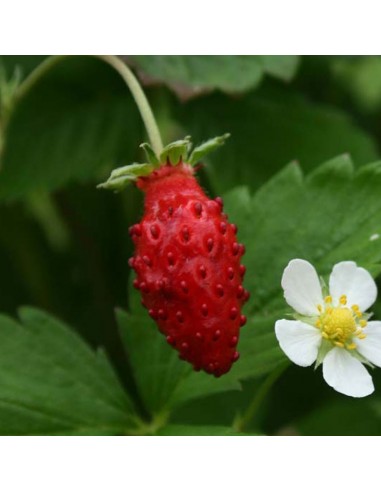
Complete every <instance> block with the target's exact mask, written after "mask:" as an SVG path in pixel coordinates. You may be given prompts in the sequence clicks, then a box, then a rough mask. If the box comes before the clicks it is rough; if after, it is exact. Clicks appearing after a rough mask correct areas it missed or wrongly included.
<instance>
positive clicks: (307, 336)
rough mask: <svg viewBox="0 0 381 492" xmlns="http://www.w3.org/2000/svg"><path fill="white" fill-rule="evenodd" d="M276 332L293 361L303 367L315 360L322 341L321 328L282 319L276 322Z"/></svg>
mask: <svg viewBox="0 0 381 492" xmlns="http://www.w3.org/2000/svg"><path fill="white" fill-rule="evenodd" d="M275 334H276V337H277V339H278V342H279V345H280V347H281V349H282V350H283V352H284V353H285V354H286V355H287V357H288V358H289V359H291V360H292V362H294V363H295V364H297V365H298V366H303V367H307V366H310V365H311V364H312V363H313V362H315V360H316V357H317V354H318V350H319V346H320V343H321V333H320V330H318V329H317V328H315V327H313V326H311V325H307V324H306V323H303V322H302V321H291V320H287V319H280V320H279V321H277V322H276V323H275Z"/></svg>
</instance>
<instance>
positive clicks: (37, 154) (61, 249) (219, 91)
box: [0, 56, 381, 435]
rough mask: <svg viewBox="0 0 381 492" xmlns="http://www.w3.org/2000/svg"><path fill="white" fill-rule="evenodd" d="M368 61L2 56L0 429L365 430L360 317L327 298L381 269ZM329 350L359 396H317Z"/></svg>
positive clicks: (323, 388)
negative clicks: (311, 363)
mask: <svg viewBox="0 0 381 492" xmlns="http://www.w3.org/2000/svg"><path fill="white" fill-rule="evenodd" d="M377 63H378V62H377V59H376V58H368V57H362V58H357V59H352V58H341V57H314V58H309V57H296V56H211V57H207V56H119V57H114V56H98V57H93V56H91V57H90V56H89V57H85V56H83V57H82V56H81V57H66V56H57V57H45V56H36V57H34V56H32V57H23V56H1V57H0V271H1V275H0V312H1V314H0V434H2V435H30V434H32V435H36V434H37V435H48V434H49V435H63V434H66V435H244V434H250V435H252V434H254V435H258V434H284V433H293V434H295V433H296V434H323V435H325V434H352V433H357V434H379V433H380V430H381V419H380V408H381V399H380V397H379V394H380V393H379V392H380V388H381V386H380V385H381V375H380V373H381V371H379V370H377V369H375V367H374V366H376V365H377V361H378V355H377V354H378V345H377V343H378V342H377V340H378V338H377V334H376V335H374V334H372V333H370V334H369V337H368V340H373V343H374V347H375V348H374V350H373V347H371V348H370V349H369V346H368V347H367V349H366V351H364V350H363V353H366V354H369V360H366V359H364V358H361V357H360V355H361V354H360V355H359V354H358V353H357V346H356V344H355V343H354V341H353V340H354V338H356V337H357V338H356V340H355V341H356V343H357V344H358V345H359V347H360V348H361V344H362V343H363V339H364V338H366V333H367V332H366V330H367V323H368V318H369V316H370V313H369V314H367V313H366V312H365V311H364V313H363V312H360V310H359V307H358V306H357V305H356V304H355V305H354V306H349V305H348V307H346V304H345V303H346V302H347V296H346V295H341V294H345V293H341V292H340V295H341V297H340V299H341V301H340V302H341V303H342V304H343V306H342V307H340V306H338V305H336V304H335V305H333V304H332V302H334V301H333V300H332V299H331V296H330V294H329V291H328V290H327V287H326V285H328V283H329V281H330V280H329V279H330V272H331V271H332V269H333V268H334V267H335V265H343V262H347V263H346V264H347V265H352V267H353V268H354V265H357V266H358V268H359V269H360V270H358V271H361V272H364V270H366V271H367V272H370V274H371V275H372V276H373V278H375V279H376V281H377V276H378V275H379V273H380V272H381V266H380V265H381V246H380V244H381V243H380V241H381V199H380V196H381V179H380V176H381V173H380V169H381V168H380V162H379V161H378V159H379V144H380V135H379V125H378V118H379V112H380V105H379V100H381V92H380V91H378V92H377V88H378V87H379V84H376V83H375V82H374V80H375V78H376V77H377V74H378V71H377V67H378V64H377ZM348 74H349V75H350V76H348ZM357 80H362V81H363V82H362V84H359V83H356V81H357ZM372 81H373V83H372ZM369 87H371V88H372V91H370V90H368V88H369ZM229 134H230V136H229ZM185 135H191V136H192V138H191V137H184V136H185ZM228 137H229V138H228ZM147 140H148V141H149V143H145V142H147ZM163 142H164V143H165V145H163ZM192 142H195V144H193V143H192ZM212 151H213V152H212ZM99 183H102V184H99ZM108 190H111V191H114V192H116V193H110V192H109V191H108ZM298 258H299V259H303V260H306V261H305V262H304V263H303V264H304V265H306V264H307V263H306V262H309V263H310V264H311V265H313V267H311V268H316V271H318V272H319V274H320V275H322V279H323V280H322V281H323V284H322V285H323V289H320V287H319V289H320V290H319V289H318V290H319V292H320V294H319V295H320V296H322V295H323V294H322V292H323V293H325V294H326V295H325V297H324V298H323V297H322V299H323V301H322V303H323V307H322V308H321V309H322V310H323V311H324V312H323V311H322V312H323V314H319V313H320V311H317V312H318V315H317V317H316V316H315V317H314V315H313V313H312V314H311V315H310V318H309V322H310V328H309V330H310V332H311V330H312V332H313V329H315V328H316V329H318V330H319V331H318V334H319V343H320V341H321V340H322V339H324V340H325V342H324V344H325V345H324V344H323V345H321V350H320V349H319V350H320V351H318V348H316V354H315V353H314V354H313V355H314V357H311V360H312V359H314V360H316V361H317V364H316V366H317V367H316V370H315V371H314V370H313V369H312V368H310V369H309V370H304V369H303V368H302V367H298V366H295V365H292V364H291V363H290V360H289V358H288V356H287V355H288V354H289V353H291V354H292V357H291V360H293V359H294V360H295V359H296V360H297V362H300V364H299V365H303V364H304V361H305V356H306V354H305V353H302V355H300V354H301V352H298V351H297V349H295V345H292V346H291V349H290V344H289V340H288V338H287V333H286V335H284V334H283V333H281V332H280V331H279V329H278V331H277V333H276V332H275V326H278V327H279V326H280V325H279V320H281V319H282V320H283V321H282V323H283V325H282V326H296V325H292V323H295V322H298V323H303V322H305V321H306V320H307V318H306V316H305V313H304V312H303V309H301V310H298V309H295V310H294V311H296V313H297V314H296V315H297V316H298V318H297V321H291V320H284V319H283V318H287V317H290V315H292V313H291V310H290V308H289V307H288V306H287V304H286V302H285V299H284V289H283V288H282V284H281V280H282V276H283V278H284V271H285V269H286V267H287V265H288V264H290V261H292V260H294V259H298ZM348 262H352V263H348ZM291 264H292V265H300V264H302V263H300V262H299V263H298V262H294V263H291ZM364 275H365V274H364ZM368 277H369V278H368ZM368 277H367V279H368V283H369V282H373V281H371V280H369V279H370V276H368ZM292 281H295V282H296V283H297V285H299V286H300V285H302V286H303V288H299V291H298V292H299V295H300V296H301V298H303V295H305V296H307V291H308V285H307V288H306V289H304V287H305V285H304V284H303V282H304V280H303V279H298V278H296V280H295V279H292ZM298 282H299V283H298ZM349 283H350V282H349V281H347V284H349ZM344 286H345V285H344ZM283 287H284V284H283ZM287 289H289V288H288V287H287ZM372 289H373V290H372V296H373V297H372V302H373V300H374V295H373V294H374V292H375V291H374V289H375V287H374V285H373V283H372ZM287 292H289V290H287ZM332 292H334V289H333V290H332ZM360 294H361V293H360ZM287 295H289V294H287ZM349 298H350V296H348V299H349ZM359 299H360V301H361V299H362V297H361V295H360V296H359ZM288 300H289V299H288ZM302 300H303V299H302ZM360 301H359V302H360ZM337 302H339V301H337ZM356 302H357V301H356ZM360 303H361V302H360ZM368 304H369V306H370V305H371V304H370V301H369V303H368ZM290 305H292V306H293V301H291V304H290ZM332 306H333V307H332ZM340 309H343V311H340ZM346 310H348V311H346ZM372 311H373V313H372V314H373V318H374V320H378V319H380V318H379V316H380V315H381V309H380V302H379V300H376V302H375V304H374V305H373V307H372ZM348 313H350V316H349V315H348V316H349V317H348V316H347V318H345V323H346V324H345V323H344V325H345V326H344V325H343V326H344V328H345V330H344V331H341V332H339V331H337V326H336V324H337V323H339V322H341V321H340V320H343V319H344V317H345V316H344V315H345V314H348ZM343 316H344V317H343ZM315 318H316V319H315ZM373 318H372V319H373ZM307 321H308V320H307ZM287 323H288V324H287ZM290 323H291V324H290ZM371 323H376V321H375V322H373V321H370V322H369V325H370V326H373V327H375V326H376V325H374V324H373V325H372V324H371ZM339 324H340V323H339ZM315 325H316V326H315ZM314 326H315V328H311V327H314ZM339 328H342V327H341V326H339ZM316 333H317V332H313V334H314V335H316ZM277 337H278V338H280V339H281V342H282V343H281V346H282V348H281V346H280V344H279V342H278V339H277ZM372 337H373V338H372ZM315 338H316V337H315ZM316 339H317V338H316ZM314 340H315V339H314ZM327 340H328V341H327ZM314 343H315V342H314ZM316 343H317V342H316ZM327 344H331V345H332V347H334V350H335V352H332V354H339V353H343V352H340V349H341V348H343V347H341V346H340V344H341V345H343V346H344V345H345V348H346V349H348V351H352V352H351V354H350V355H353V360H355V359H356V357H357V358H358V359H359V360H360V359H361V360H360V362H361V363H362V364H365V365H367V366H368V367H367V370H368V371H369V372H370V373H371V376H372V378H373V383H374V388H375V389H374V391H373V389H372V388H373V386H372V388H370V386H369V385H368V386H369V387H368V391H367V392H364V394H365V393H366V394H367V395H368V394H369V393H371V391H373V392H372V393H371V396H366V397H365V398H360V399H353V398H351V397H349V396H344V395H342V394H339V393H337V392H335V390H334V389H332V388H331V387H329V386H327V385H325V383H324V380H323V378H322V375H321V368H320V367H319V366H320V363H321V362H322V361H323V359H324V358H326V360H327V361H328V362H329V361H330V360H331V359H332V356H331V357H326V356H327V353H329V349H330V348H331V345H329V346H328V345H327ZM311 346H312V345H311ZM285 347H286V348H285ZM327 347H328V348H327ZM312 349H313V350H314V347H312ZM312 349H311V350H312ZM323 349H324V350H323ZM322 352H324V353H322ZM295 354H296V355H295ZM306 357H307V356H306ZM348 357H349V356H348ZM348 357H347V359H348ZM349 359H350V358H349ZM349 359H348V360H349ZM350 360H351V361H352V362H351V363H353V364H354V362H353V360H352V359H350ZM369 361H370V362H369ZM360 362H359V363H360ZM323 364H324V362H323ZM331 366H332V364H331ZM331 366H330V367H331ZM327 367H328V366H326V369H325V371H326V372H327ZM335 370H337V371H338V370H339V369H337V366H336V367H335V366H333V370H331V372H332V371H333V372H334V371H335ZM362 370H363V371H364V370H365V369H362ZM326 376H327V374H326ZM333 376H335V374H333ZM333 379H335V377H332V374H331V377H328V380H329V381H332V380H333ZM336 379H337V378H336ZM336 379H335V383H332V384H330V386H332V387H335V386H336V387H339V388H341V387H343V385H342V384H341V381H339V382H338V383H337V384H336V382H337V381H336ZM373 383H372V385H373ZM369 388H370V389H369ZM347 393H348V392H347ZM349 393H350V392H349ZM360 393H361V392H359V393H358V395H360ZM364 416H366V418H364Z"/></svg>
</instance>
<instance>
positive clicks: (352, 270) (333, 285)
mask: <svg viewBox="0 0 381 492" xmlns="http://www.w3.org/2000/svg"><path fill="white" fill-rule="evenodd" d="M329 293H330V294H331V296H332V300H333V303H334V305H336V304H338V303H339V298H340V296H342V295H344V294H345V295H346V296H347V305H348V306H349V307H350V306H353V304H357V305H358V306H359V308H360V309H361V311H366V310H367V309H368V308H369V307H370V306H371V305H372V304H374V302H375V300H376V298H377V286H376V283H375V281H374V280H373V278H372V276H371V274H370V273H369V272H368V271H367V270H365V268H361V267H358V266H357V265H356V263H355V262H354V261H342V262H341V263H337V264H336V265H335V266H334V267H333V270H332V273H331V276H330V278H329Z"/></svg>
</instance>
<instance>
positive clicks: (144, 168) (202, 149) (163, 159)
mask: <svg viewBox="0 0 381 492" xmlns="http://www.w3.org/2000/svg"><path fill="white" fill-rule="evenodd" d="M229 137H230V134H229V133H225V135H221V136H219V137H214V138H211V139H210V140H207V141H206V142H204V143H202V144H201V145H198V146H197V147H195V148H194V149H193V150H192V143H191V137H189V136H188V137H185V138H184V139H183V140H176V141H175V142H171V143H170V144H168V145H166V146H165V147H164V149H163V150H162V152H161V153H160V155H159V156H157V155H156V154H155V152H154V150H153V149H152V147H151V145H150V144H148V143H143V144H141V145H140V148H142V149H143V150H144V152H145V154H146V158H147V161H148V163H144V164H137V163H134V164H130V165H128V166H123V167H118V168H117V169H114V170H113V171H112V173H111V175H110V177H109V178H108V180H107V181H105V182H104V183H101V184H99V185H98V186H97V188H105V189H108V190H113V191H115V192H118V191H121V190H123V189H124V188H125V187H126V186H127V185H128V184H130V183H132V182H135V181H137V180H138V179H139V178H141V177H144V176H148V175H149V174H151V173H152V171H154V170H155V169H158V168H160V167H161V166H164V165H168V164H170V165H172V166H176V165H177V164H178V163H179V162H185V163H187V164H190V165H191V166H195V165H196V164H197V163H199V162H200V160H201V159H202V158H203V157H204V156H205V155H206V154H208V153H209V152H212V151H213V150H215V149H216V148H218V147H220V146H221V145H223V144H224V143H225V140H227V139H228V138H229Z"/></svg>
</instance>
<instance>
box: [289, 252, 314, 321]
mask: <svg viewBox="0 0 381 492" xmlns="http://www.w3.org/2000/svg"><path fill="white" fill-rule="evenodd" d="M282 287H283V290H284V297H285V299H286V302H287V304H289V305H290V306H291V307H292V308H294V309H295V311H296V312H297V313H300V314H304V315H306V316H314V315H317V314H318V313H319V311H318V309H317V306H318V304H323V296H322V292H321V286H320V282H319V277H318V275H317V273H316V270H315V268H314V267H313V266H312V265H311V263H309V262H308V261H305V260H299V259H296V260H291V261H290V263H289V264H288V265H287V267H286V268H285V270H284V272H283V277H282Z"/></svg>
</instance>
